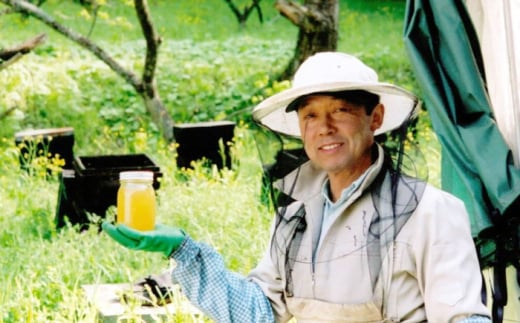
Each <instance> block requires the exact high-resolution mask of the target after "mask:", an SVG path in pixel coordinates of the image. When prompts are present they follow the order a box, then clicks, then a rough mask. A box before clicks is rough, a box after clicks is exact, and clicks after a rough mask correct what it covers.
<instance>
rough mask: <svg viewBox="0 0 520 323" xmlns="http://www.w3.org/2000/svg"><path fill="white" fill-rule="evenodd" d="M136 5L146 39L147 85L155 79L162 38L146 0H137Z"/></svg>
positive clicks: (145, 75)
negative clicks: (153, 22) (153, 21)
mask: <svg viewBox="0 0 520 323" xmlns="http://www.w3.org/2000/svg"><path fill="white" fill-rule="evenodd" d="M134 5H135V11H136V13H137V18H138V19H139V23H140V24H141V28H142V30H143V35H144V37H145V39H146V58H145V64H144V70H143V83H144V84H145V85H146V84H151V83H152V82H153V80H154V75H155V69H156V67H157V51H158V49H159V45H160V44H161V39H160V37H159V36H158V35H157V32H156V31H155V28H154V26H153V24H152V19H151V17H150V12H149V11H148V5H147V3H146V0H135V1H134ZM149 90H150V89H147V91H149Z"/></svg>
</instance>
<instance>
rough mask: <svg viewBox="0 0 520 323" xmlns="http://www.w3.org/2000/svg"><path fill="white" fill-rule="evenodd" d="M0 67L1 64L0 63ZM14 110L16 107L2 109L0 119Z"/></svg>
mask: <svg viewBox="0 0 520 323" xmlns="http://www.w3.org/2000/svg"><path fill="white" fill-rule="evenodd" d="M0 67H1V65H0ZM0 69H1V68H0ZM14 110H16V107H10V108H9V109H7V110H5V111H3V112H2V113H0V120H2V119H4V118H6V117H7V116H8V115H10V114H11V113H12V112H13V111H14Z"/></svg>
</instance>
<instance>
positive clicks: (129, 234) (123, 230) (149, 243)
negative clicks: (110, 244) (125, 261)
mask: <svg viewBox="0 0 520 323" xmlns="http://www.w3.org/2000/svg"><path fill="white" fill-rule="evenodd" d="M101 227H102V228H103V231H105V232H106V233H107V234H108V235H109V236H110V237H112V239H114V240H116V241H117V242H119V243H120V244H122V245H123V246H125V247H127V248H129V249H133V250H144V251H154V252H161V253H162V254H163V255H165V256H166V257H169V256H170V255H171V254H172V252H173V251H175V250H177V248H179V246H180V245H181V244H182V242H183V241H184V239H185V238H186V234H185V233H184V231H182V230H181V229H178V228H174V227H168V226H166V225H162V224H157V225H155V229H154V230H151V231H138V230H134V229H131V228H129V227H128V226H126V225H124V224H117V225H113V224H110V223H108V222H106V221H105V222H103V223H102V224H101Z"/></svg>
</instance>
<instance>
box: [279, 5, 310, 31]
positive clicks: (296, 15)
mask: <svg viewBox="0 0 520 323" xmlns="http://www.w3.org/2000/svg"><path fill="white" fill-rule="evenodd" d="M275 8H276V9H277V10H278V11H279V12H280V14H281V15H282V16H284V17H285V18H287V19H289V21H290V22H292V23H293V24H294V25H296V26H301V24H302V23H303V21H304V20H305V16H306V15H307V14H308V12H309V10H308V9H307V7H305V6H303V5H301V4H299V3H297V2H293V1H286V0H277V1H276V3H275Z"/></svg>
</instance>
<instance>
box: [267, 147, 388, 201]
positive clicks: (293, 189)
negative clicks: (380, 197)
mask: <svg viewBox="0 0 520 323" xmlns="http://www.w3.org/2000/svg"><path fill="white" fill-rule="evenodd" d="M376 145H377V152H378V154H377V159H376V161H375V167H373V168H372V169H371V170H370V171H369V173H368V174H367V175H366V177H365V179H364V180H363V182H361V184H360V185H359V187H358V189H357V190H356V191H355V192H354V193H353V194H352V196H351V198H357V197H358V196H360V195H361V193H363V192H364V191H365V190H366V189H367V188H368V187H369V186H370V185H371V184H372V183H373V182H374V180H375V179H376V178H377V175H378V174H379V172H380V171H381V169H382V167H383V162H384V151H383V148H382V147H381V146H380V145H379V144H376ZM326 181H328V178H327V173H326V172H325V171H323V170H322V169H319V168H317V167H316V166H315V165H314V164H313V163H312V162H311V161H307V162H305V163H303V164H302V165H301V166H299V167H298V168H296V169H295V170H293V171H292V172H290V173H289V174H288V175H287V176H285V177H284V178H282V179H280V180H278V181H276V182H275V183H274V185H275V187H276V188H277V189H279V190H280V191H282V192H283V193H285V194H287V195H288V196H290V197H292V198H293V199H295V200H298V201H308V200H310V199H312V198H313V197H315V196H316V195H320V194H321V190H322V187H323V185H325V182H326Z"/></svg>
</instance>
